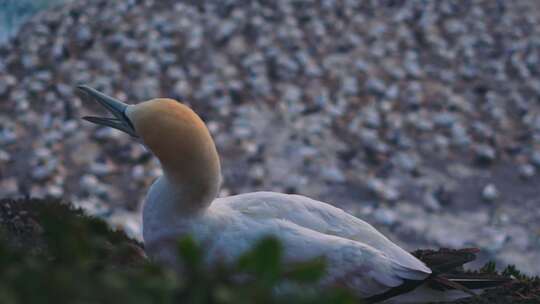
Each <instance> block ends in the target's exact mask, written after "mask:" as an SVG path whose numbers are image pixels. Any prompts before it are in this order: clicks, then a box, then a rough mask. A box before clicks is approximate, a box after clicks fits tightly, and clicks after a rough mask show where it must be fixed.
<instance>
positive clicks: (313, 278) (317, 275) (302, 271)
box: [285, 258, 326, 283]
mask: <svg viewBox="0 0 540 304" xmlns="http://www.w3.org/2000/svg"><path fill="white" fill-rule="evenodd" d="M291 267H292V269H291V270H289V271H287V272H286V273H285V276H286V277H287V278H288V279H291V280H293V281H295V282H298V283H316V282H317V281H319V280H320V279H321V278H322V276H323V275H324V273H325V269H326V261H325V260H324V258H319V259H313V260H311V261H308V262H304V263H298V264H295V265H291Z"/></svg>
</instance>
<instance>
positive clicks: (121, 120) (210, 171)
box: [79, 86, 221, 201]
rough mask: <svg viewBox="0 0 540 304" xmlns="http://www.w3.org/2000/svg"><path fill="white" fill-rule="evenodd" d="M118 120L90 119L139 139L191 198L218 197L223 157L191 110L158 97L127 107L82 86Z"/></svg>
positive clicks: (173, 181) (204, 126) (170, 178)
mask: <svg viewBox="0 0 540 304" xmlns="http://www.w3.org/2000/svg"><path fill="white" fill-rule="evenodd" d="M79 89H80V90H82V91H84V92H86V93H87V94H88V95H90V96H91V97H92V98H94V99H95V100H96V101H98V102H99V103H100V104H102V105H104V106H105V107H106V108H107V109H108V110H109V111H110V112H111V113H112V114H113V115H114V118H101V117H85V119H86V120H88V121H91V122H93V123H97V124H100V125H106V126H109V127H113V128H116V129H119V130H122V131H124V132H126V133H128V134H130V135H131V136H133V137H138V138H140V139H141V141H142V142H143V143H144V144H145V145H146V146H147V147H148V149H149V150H150V151H152V153H153V154H154V155H155V156H156V157H157V158H158V159H159V160H160V163H161V165H162V167H163V171H164V173H165V176H166V177H167V178H168V179H169V180H170V181H171V182H172V183H173V184H174V185H178V187H183V188H184V189H189V191H184V192H185V193H183V195H184V196H185V195H187V196H188V197H189V199H192V200H194V201H196V200H203V199H204V200H207V199H208V198H209V197H211V199H213V198H215V196H216V195H217V192H218V190H219V184H220V176H221V170H220V163H219V156H218V153H217V151H216V147H215V144H214V141H213V140H212V137H211V135H210V132H209V131H208V129H207V128H206V125H205V124H204V122H203V121H202V120H201V118H200V117H199V116H198V115H197V114H196V113H195V112H194V111H193V110H191V109H190V108H189V107H187V106H186V105H183V104H181V103H179V102H177V101H175V100H173V99H167V98H158V99H152V100H149V101H145V102H142V103H139V104H136V105H126V104H124V103H122V102H120V101H118V100H115V99H113V98H112V97H109V96H106V95H104V94H102V93H100V92H98V91H96V90H94V89H92V88H89V87H86V86H81V87H79Z"/></svg>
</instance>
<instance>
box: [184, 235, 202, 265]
mask: <svg viewBox="0 0 540 304" xmlns="http://www.w3.org/2000/svg"><path fill="white" fill-rule="evenodd" d="M178 253H179V254H180V258H181V259H182V262H183V263H184V264H185V265H186V266H188V267H190V268H195V267H197V266H199V265H200V264H201V263H202V250H201V248H199V245H197V243H195V241H194V240H193V239H192V238H191V237H184V238H182V239H180V240H179V241H178Z"/></svg>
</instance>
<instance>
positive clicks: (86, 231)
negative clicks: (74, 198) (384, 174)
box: [0, 200, 358, 304]
mask: <svg viewBox="0 0 540 304" xmlns="http://www.w3.org/2000/svg"><path fill="white" fill-rule="evenodd" d="M0 229H1V230H0V235H1V237H0V240H1V242H0V299H2V303H6V304H10V303H112V302H115V303H134V304H137V303H358V301H357V300H356V299H354V298H353V297H352V296H351V295H350V294H348V293H347V292H346V291H344V290H339V289H335V290H319V289H316V288H309V287H310V286H311V287H313V286H314V285H313V284H314V283H315V282H317V281H318V279H319V278H320V277H321V275H322V274H323V271H324V263H323V262H322V261H318V260H315V261H312V262H309V263H305V264H299V265H296V266H295V267H292V268H291V267H287V271H285V268H284V267H282V264H281V248H280V245H279V243H278V242H277V241H276V240H274V239H271V238H269V239H264V240H261V242H259V243H258V244H257V245H256V246H255V247H254V248H253V250H252V251H250V252H249V253H247V254H245V255H244V256H242V257H241V258H240V259H239V260H238V261H237V263H236V264H235V265H232V266H225V265H221V266H217V267H215V268H213V269H207V267H206V266H204V264H203V261H202V257H203V256H204V254H203V250H202V248H200V247H199V246H197V245H196V244H195V243H194V242H193V241H192V240H191V239H189V238H186V239H183V240H181V241H180V242H179V245H178V250H179V254H180V257H181V261H182V263H183V266H184V267H183V268H184V269H185V271H184V272H183V275H178V274H176V273H175V272H173V271H171V270H169V269H166V268H162V267H159V266H158V265H156V264H153V263H151V262H149V261H148V260H147V259H146V258H145V257H144V253H143V251H142V249H141V248H142V245H141V244H138V243H137V242H135V241H133V240H130V239H129V238H127V237H126V236H125V235H124V234H123V233H122V232H118V231H111V230H110V229H109V227H108V226H107V225H106V224H105V223H104V222H103V221H101V220H99V219H96V218H92V217H88V216H85V215H84V214H83V213H82V212H81V211H80V210H76V209H73V208H72V207H71V206H70V205H67V204H62V203H60V202H58V201H54V200H53V201H50V200H47V201H42V200H21V201H13V200H1V201H0ZM246 276H247V277H249V278H251V279H249V280H246V279H245V277H246ZM240 278H244V279H240ZM284 282H287V284H284ZM287 286H289V287H291V286H292V287H293V288H286V287H287ZM276 288H278V289H280V290H281V291H280V292H277V293H276V292H275V290H276Z"/></svg>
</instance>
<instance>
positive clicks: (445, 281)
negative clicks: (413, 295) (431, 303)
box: [364, 248, 512, 303]
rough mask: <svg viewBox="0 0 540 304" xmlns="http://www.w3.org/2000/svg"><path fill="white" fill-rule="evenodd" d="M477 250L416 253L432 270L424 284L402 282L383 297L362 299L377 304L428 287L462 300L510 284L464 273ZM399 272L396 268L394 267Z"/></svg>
mask: <svg viewBox="0 0 540 304" xmlns="http://www.w3.org/2000/svg"><path fill="white" fill-rule="evenodd" d="M479 251H480V250H479V249H477V248H465V249H459V250H453V249H447V248H442V249H439V250H437V251H435V250H417V251H415V252H413V253H412V254H413V255H414V256H416V257H417V258H418V259H419V260H421V261H422V262H424V263H425V264H426V265H427V267H429V268H430V269H431V270H432V274H431V275H430V276H428V277H427V278H426V279H425V280H414V279H412V280H405V283H404V284H402V285H400V286H396V287H394V288H391V289H390V290H388V291H386V292H384V293H383V294H379V295H375V296H372V297H370V298H367V299H364V300H367V302H368V303H376V302H380V301H383V300H387V299H390V298H392V299H393V298H394V297H399V296H402V295H403V294H406V293H407V294H408V293H409V292H410V291H412V290H415V289H417V288H418V287H419V286H420V285H423V286H425V287H428V288H429V289H430V290H431V291H441V292H449V291H455V292H462V294H463V295H464V296H467V295H470V296H474V295H476V293H475V292H473V290H477V289H478V290H481V289H485V288H492V287H497V286H499V285H502V284H505V283H508V282H510V281H512V279H511V278H508V277H504V276H500V275H494V274H478V273H472V272H471V273H468V272H464V271H463V265H464V264H466V263H468V262H471V261H474V260H475V259H476V253H478V252H479ZM397 268H399V267H397Z"/></svg>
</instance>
